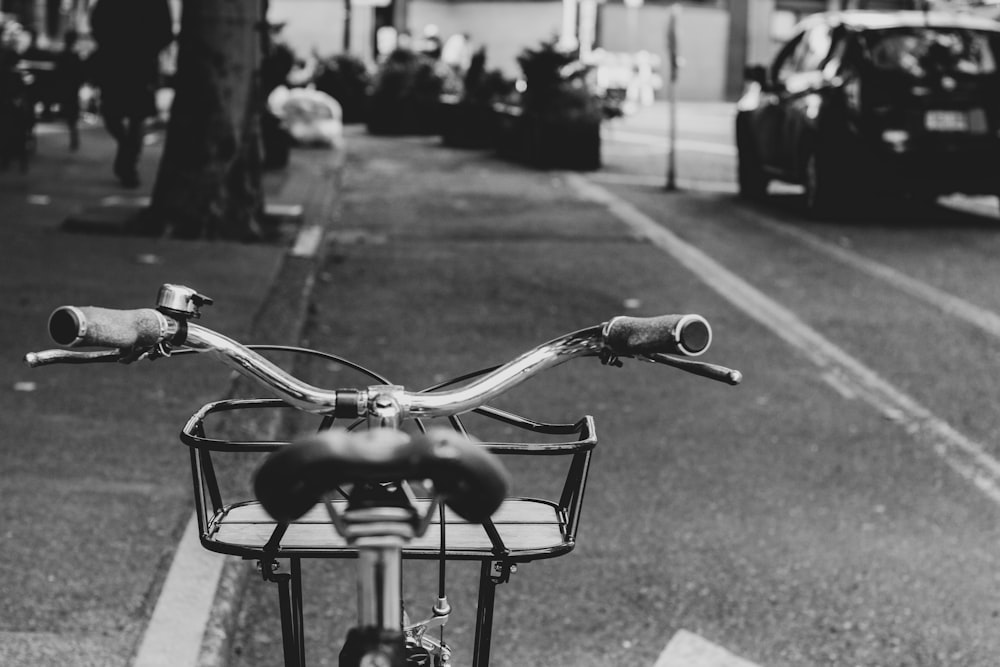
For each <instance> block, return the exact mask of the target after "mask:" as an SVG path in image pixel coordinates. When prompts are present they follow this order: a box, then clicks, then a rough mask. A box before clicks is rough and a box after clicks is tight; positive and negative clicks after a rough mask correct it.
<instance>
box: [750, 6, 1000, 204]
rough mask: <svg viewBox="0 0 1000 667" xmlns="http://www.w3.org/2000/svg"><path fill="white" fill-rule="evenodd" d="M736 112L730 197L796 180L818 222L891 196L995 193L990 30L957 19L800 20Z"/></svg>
mask: <svg viewBox="0 0 1000 667" xmlns="http://www.w3.org/2000/svg"><path fill="white" fill-rule="evenodd" d="M746 75H747V80H748V85H747V88H746V92H745V94H744V95H743V97H742V98H741V99H740V100H739V102H738V105H737V116H736V144H737V150H738V153H739V167H738V174H737V175H738V179H739V189H740V194H741V195H743V196H746V197H751V198H755V197H761V196H763V195H764V194H765V193H766V191H767V184H768V182H769V181H770V180H772V179H779V180H782V181H787V182H791V183H799V184H801V185H803V186H804V189H805V203H806V207H807V209H808V210H809V211H810V212H811V213H814V214H820V215H822V214H827V213H829V212H831V211H833V210H840V209H842V208H843V207H844V206H845V205H856V204H858V203H861V202H867V201H870V198H871V196H872V195H874V194H899V195H907V196H910V197H914V198H916V199H918V200H925V201H931V200H932V199H933V198H936V197H938V196H940V195H944V194H950V193H956V192H961V193H967V194H991V195H995V194H998V193H1000V24H998V23H996V22H994V21H991V20H988V19H985V18H981V17H976V16H973V15H967V14H954V13H945V12H934V11H929V12H922V11H892V12H885V11H865V10H858V11H843V12H829V13H824V14H816V15H813V16H810V17H808V18H806V19H804V20H803V21H802V22H801V23H800V24H799V25H798V26H797V27H796V29H795V32H794V36H793V37H792V38H791V39H790V40H789V41H788V42H787V43H786V44H785V45H784V46H783V47H782V48H781V50H780V51H779V52H778V55H777V56H776V57H775V59H774V61H773V62H772V63H771V65H770V66H769V67H764V66H759V65H750V66H748V67H747V68H746Z"/></svg>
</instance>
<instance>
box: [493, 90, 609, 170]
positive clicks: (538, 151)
mask: <svg viewBox="0 0 1000 667" xmlns="http://www.w3.org/2000/svg"><path fill="white" fill-rule="evenodd" d="M494 115H495V119H496V121H495V122H496V127H497V144H496V148H497V154H498V155H499V156H500V157H502V158H505V159H509V160H513V161H516V162H521V163H522V164H527V165H529V166H532V167H536V168H538V169H570V170H573V171H593V170H595V169H600V168H601V123H600V121H599V120H598V121H593V122H582V121H581V122H558V121H551V120H546V119H543V118H540V117H538V116H536V115H534V114H530V113H525V112H524V111H523V110H522V109H520V108H518V107H511V106H504V105H498V106H495V107H494Z"/></svg>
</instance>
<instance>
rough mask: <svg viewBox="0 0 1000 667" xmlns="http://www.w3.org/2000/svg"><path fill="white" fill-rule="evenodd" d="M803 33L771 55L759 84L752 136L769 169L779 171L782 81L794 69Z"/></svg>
mask: <svg viewBox="0 0 1000 667" xmlns="http://www.w3.org/2000/svg"><path fill="white" fill-rule="evenodd" d="M802 38H803V33H799V34H798V35H796V36H795V37H793V38H792V39H791V40H789V41H788V42H787V43H786V44H785V45H784V46H783V47H782V48H781V50H780V51H779V52H778V55H777V56H775V58H774V60H773V61H772V63H771V66H770V68H768V74H767V77H766V80H765V81H764V83H763V85H762V86H761V91H760V97H759V100H758V103H757V109H756V110H755V112H754V130H755V132H754V135H755V136H756V138H757V141H758V146H757V149H758V155H760V159H761V162H762V164H763V166H764V168H765V169H766V170H767V171H769V172H772V173H774V172H780V171H782V170H783V167H782V163H783V162H784V160H783V159H782V157H781V156H782V147H781V144H782V142H783V135H784V119H785V109H784V103H785V99H786V97H787V93H786V87H785V82H786V80H787V79H788V77H789V76H790V75H791V74H793V73H794V72H795V69H796V65H795V59H796V56H797V55H798V54H797V50H798V47H799V44H801V42H802Z"/></svg>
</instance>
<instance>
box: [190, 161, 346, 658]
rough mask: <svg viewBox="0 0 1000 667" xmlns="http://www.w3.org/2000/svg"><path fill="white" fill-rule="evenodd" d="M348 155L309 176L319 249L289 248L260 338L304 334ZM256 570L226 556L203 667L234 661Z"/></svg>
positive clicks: (257, 323)
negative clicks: (234, 644)
mask: <svg viewBox="0 0 1000 667" xmlns="http://www.w3.org/2000/svg"><path fill="white" fill-rule="evenodd" d="M343 158H344V156H343V152H342V151H339V152H338V153H337V154H336V156H335V158H334V160H333V162H332V163H331V164H329V165H323V166H320V167H319V168H318V169H317V170H316V171H315V172H314V173H313V174H312V176H313V177H312V178H311V179H308V180H309V181H310V182H311V186H310V187H309V191H308V192H307V193H306V194H305V197H303V225H302V227H301V229H300V232H299V239H301V238H302V237H304V236H307V235H315V234H317V233H318V236H315V238H317V241H316V242H315V244H314V245H312V247H313V249H314V250H313V252H311V253H304V252H302V251H301V250H300V248H301V245H302V244H301V242H300V241H299V240H298V239H296V241H295V242H294V243H293V245H292V246H291V247H290V248H289V249H288V252H287V253H286V254H285V257H284V259H283V261H282V264H281V268H280V269H279V270H278V274H277V276H276V277H275V280H274V283H272V285H271V290H270V291H269V292H268V295H267V297H265V299H264V302H263V303H262V304H261V307H260V309H259V310H258V311H257V315H256V317H255V318H254V321H253V324H252V325H251V329H250V332H251V333H250V336H251V337H252V338H253V339H255V340H261V341H275V342H288V343H289V344H295V343H298V342H299V341H300V340H301V338H302V333H303V332H304V330H305V325H306V322H307V319H308V314H309V305H310V303H311V302H312V293H313V287H314V285H315V281H316V272H317V270H318V269H319V267H320V266H322V264H323V259H324V256H325V249H326V240H327V237H328V235H329V231H330V227H331V226H333V224H334V223H335V222H336V221H338V220H339V218H340V194H341V192H342V187H343V166H344V159H343ZM244 387H256V383H254V382H252V381H251V380H248V379H246V378H244V377H242V376H239V377H237V378H236V379H235V380H234V381H233V384H232V386H231V388H230V394H235V393H239V391H240V389H242V388H244ZM278 413H279V416H278V417H277V418H276V419H274V420H272V421H271V422H270V423H269V424H267V425H266V426H265V428H264V430H263V432H262V433H261V437H262V439H272V440H273V439H274V438H275V434H276V433H277V432H278V431H279V429H280V427H281V424H282V422H283V419H282V417H281V415H282V414H284V411H280V410H279V411H278ZM254 573H255V572H254V571H253V570H252V569H250V568H248V567H247V566H246V561H244V560H243V559H241V558H237V557H235V556H227V557H226V562H225V564H224V565H223V570H222V576H221V577H220V581H219V586H218V588H217V590H216V594H215V600H214V601H213V603H212V609H211V611H210V614H209V622H208V625H207V627H206V628H205V634H204V636H203V638H202V643H201V650H200V651H199V655H198V662H197V667H225V665H227V664H228V663H229V657H230V655H231V650H232V641H233V636H234V634H235V631H236V627H237V621H238V617H239V611H240V607H241V606H242V602H243V596H244V593H245V592H246V589H247V586H248V585H249V583H250V581H251V579H252V578H253V577H252V575H253V574H254Z"/></svg>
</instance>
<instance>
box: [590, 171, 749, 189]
mask: <svg viewBox="0 0 1000 667" xmlns="http://www.w3.org/2000/svg"><path fill="white" fill-rule="evenodd" d="M589 178H590V179H591V180H592V181H595V182H600V183H608V184H610V185H634V186H639V187H660V188H662V187H664V186H665V185H666V183H667V177H666V175H663V176H649V175H645V174H643V175H640V174H616V173H613V172H596V173H593V174H590V176H589ZM677 187H678V188H680V189H681V190H694V191H697V192H717V193H720V194H735V193H736V191H737V189H736V183H734V182H733V181H712V180H709V179H700V178H678V179H677Z"/></svg>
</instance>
